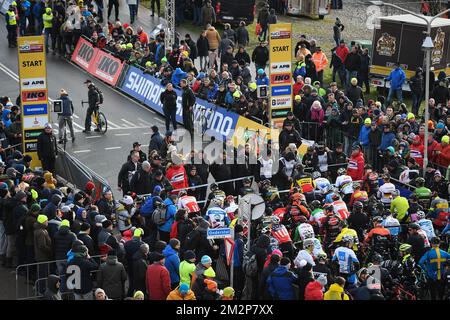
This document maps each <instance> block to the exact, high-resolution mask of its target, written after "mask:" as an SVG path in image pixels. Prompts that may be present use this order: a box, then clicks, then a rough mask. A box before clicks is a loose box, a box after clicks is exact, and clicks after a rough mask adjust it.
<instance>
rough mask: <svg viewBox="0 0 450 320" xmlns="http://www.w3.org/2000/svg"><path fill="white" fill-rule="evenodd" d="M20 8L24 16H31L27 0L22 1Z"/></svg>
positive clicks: (29, 4)
mask: <svg viewBox="0 0 450 320" xmlns="http://www.w3.org/2000/svg"><path fill="white" fill-rule="evenodd" d="M21 7H22V10H23V12H24V14H25V16H26V17H29V16H30V14H31V10H30V9H31V3H30V1H28V0H25V1H23V2H22V4H21Z"/></svg>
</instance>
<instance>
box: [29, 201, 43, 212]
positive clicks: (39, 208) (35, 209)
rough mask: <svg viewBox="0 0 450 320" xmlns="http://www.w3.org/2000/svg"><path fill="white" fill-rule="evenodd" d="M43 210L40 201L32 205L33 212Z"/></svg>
mask: <svg viewBox="0 0 450 320" xmlns="http://www.w3.org/2000/svg"><path fill="white" fill-rule="evenodd" d="M40 210H41V206H40V205H39V204H38V203H33V204H32V205H31V208H30V211H31V212H33V213H34V212H39V211H40Z"/></svg>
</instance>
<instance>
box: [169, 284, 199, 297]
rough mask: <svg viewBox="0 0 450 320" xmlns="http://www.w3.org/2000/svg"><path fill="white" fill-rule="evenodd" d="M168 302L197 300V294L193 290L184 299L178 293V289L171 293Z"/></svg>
mask: <svg viewBox="0 0 450 320" xmlns="http://www.w3.org/2000/svg"><path fill="white" fill-rule="evenodd" d="M167 300H195V294H194V292H193V291H192V290H189V291H188V293H187V295H185V296H184V297H182V296H181V294H180V291H178V287H176V288H175V289H174V290H172V291H170V293H169V295H168V296H167Z"/></svg>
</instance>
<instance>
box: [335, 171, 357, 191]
mask: <svg viewBox="0 0 450 320" xmlns="http://www.w3.org/2000/svg"><path fill="white" fill-rule="evenodd" d="M334 185H335V186H336V187H337V188H338V189H339V192H341V193H343V194H352V193H353V180H352V177H350V176H347V175H342V176H339V177H337V178H336V183H335V184H334Z"/></svg>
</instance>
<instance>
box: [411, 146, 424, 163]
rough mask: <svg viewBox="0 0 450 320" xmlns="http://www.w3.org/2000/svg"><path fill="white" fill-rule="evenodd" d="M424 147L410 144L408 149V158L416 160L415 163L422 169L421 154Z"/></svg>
mask: <svg viewBox="0 0 450 320" xmlns="http://www.w3.org/2000/svg"><path fill="white" fill-rule="evenodd" d="M423 149H424V146H423V144H419V145H415V144H412V145H411V148H410V149H409V156H410V157H411V158H414V160H416V163H417V164H418V165H419V166H420V167H421V168H422V166H423V155H424V152H423Z"/></svg>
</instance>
